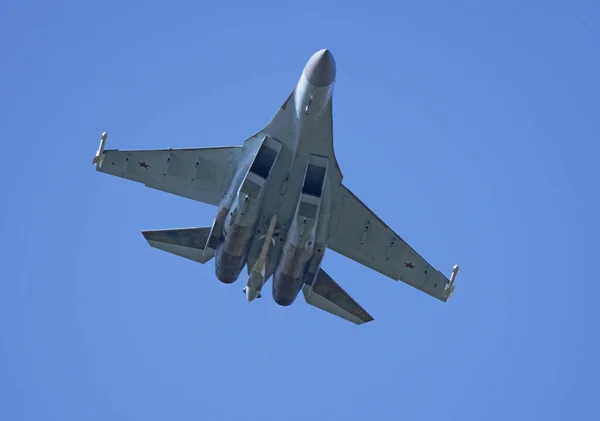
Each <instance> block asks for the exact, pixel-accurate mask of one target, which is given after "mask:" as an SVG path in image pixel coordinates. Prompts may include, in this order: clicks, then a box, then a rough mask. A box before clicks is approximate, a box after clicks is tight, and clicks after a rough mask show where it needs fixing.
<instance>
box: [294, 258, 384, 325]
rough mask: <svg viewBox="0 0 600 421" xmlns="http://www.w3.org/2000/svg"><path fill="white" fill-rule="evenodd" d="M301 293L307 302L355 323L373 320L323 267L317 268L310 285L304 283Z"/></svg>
mask: <svg viewBox="0 0 600 421" xmlns="http://www.w3.org/2000/svg"><path fill="white" fill-rule="evenodd" d="M302 293H303V294H304V299H305V300H306V302H307V303H308V304H310V305H313V306H315V307H317V308H320V309H321V310H325V311H327V312H329V313H331V314H334V315H336V316H338V317H341V318H342V319H346V320H348V321H350V322H352V323H356V324H357V325H360V324H363V323H368V322H370V321H371V320H373V317H371V315H370V314H369V313H367V312H366V311H365V310H364V309H363V308H362V307H361V306H360V305H359V304H358V303H357V302H356V301H354V300H353V299H352V297H350V295H348V293H347V292H346V291H344V290H343V289H342V287H340V286H339V285H338V284H336V283H335V281H334V280H333V279H331V277H330V276H329V275H328V274H327V273H326V272H325V271H324V270H323V269H319V274H318V275H317V279H316V281H314V282H313V284H312V286H311V285H308V284H307V285H304V287H303V288H302Z"/></svg>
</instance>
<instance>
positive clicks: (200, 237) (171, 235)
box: [142, 227, 214, 263]
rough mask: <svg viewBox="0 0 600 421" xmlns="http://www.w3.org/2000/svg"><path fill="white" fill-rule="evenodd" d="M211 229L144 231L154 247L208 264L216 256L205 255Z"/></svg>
mask: <svg viewBox="0 0 600 421" xmlns="http://www.w3.org/2000/svg"><path fill="white" fill-rule="evenodd" d="M210 230H211V227H201V228H181V229H168V230H153V231H142V234H143V235H144V237H145V238H146V240H147V241H148V244H150V245H151V246H152V247H154V248H156V249H159V250H163V251H166V252H168V253H173V254H175V255H177V256H181V257H185V258H186V259H190V260H193V261H195V262H198V263H206V262H208V261H209V260H210V259H212V258H213V256H214V250H213V251H212V252H211V253H207V254H206V255H205V254H204V248H205V247H206V243H207V242H208V236H209V234H210Z"/></svg>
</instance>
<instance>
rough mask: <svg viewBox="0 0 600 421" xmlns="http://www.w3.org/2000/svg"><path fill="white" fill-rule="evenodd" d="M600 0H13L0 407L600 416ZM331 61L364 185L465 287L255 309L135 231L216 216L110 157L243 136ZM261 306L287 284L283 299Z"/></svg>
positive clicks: (1, 67) (344, 265) (341, 273)
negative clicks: (437, 294)
mask: <svg viewBox="0 0 600 421" xmlns="http://www.w3.org/2000/svg"><path fill="white" fill-rule="evenodd" d="M598 22H600V5H599V4H598V3H597V2H594V1H588V2H581V1H569V2H567V1H563V2H557V1H536V2H534V1H529V2H521V1H502V2H500V1H498V2H479V1H454V2H445V1H419V2H416V1H414V2H378V1H369V2H364V1H360V2H355V1H324V0H319V1H310V0H309V1H303V2H298V3H293V2H289V1H286V2H282V1H272V2H268V1H254V2H241V1H237V2H198V1H195V2H192V1H190V2H179V1H171V2H165V3H161V2H154V1H148V2H117V1H103V2H79V1H70V2H67V1H55V2H41V1H37V2H36V1H22V0H19V1H16V0H8V1H6V0H5V1H3V2H2V5H1V6H0V38H1V40H2V41H1V42H0V57H1V61H0V98H1V99H2V100H1V101H0V129H1V134H2V143H3V149H2V153H0V176H1V180H2V195H1V197H2V199H1V200H0V228H1V231H0V232H2V241H0V260H1V262H2V264H1V265H0V420H2V421H4V420H6V421H17V420H18V421H20V420H35V421H40V420H44V421H46V420H62V421H65V420H102V421H105V420H171V419H177V420H199V419H201V420H239V419H248V420H275V419H282V420H291V421H292V420H306V419H334V420H335V419H345V420H371V419H373V420H375V419H376V420H401V419H406V420H439V419H452V420H454V419H456V420H461V421H464V420H507V419H517V420H532V419H544V420H566V419H574V420H598V419H600V415H599V412H600V410H599V409H598V406H597V395H598V392H599V391H600V380H599V375H600V370H599V361H598V355H600V345H599V342H600V341H599V339H598V335H599V329H598V324H599V322H600V317H599V315H598V310H597V300H598V298H597V297H598V294H599V293H600V288H599V286H598V285H599V282H600V281H599V278H598V271H597V267H598V263H600V257H598V256H599V255H600V254H599V252H600V250H599V247H598V237H599V236H600V229H599V223H598V216H599V215H600V206H599V203H600V200H599V197H598V196H599V191H600V189H599V187H598V186H599V181H600V164H599V163H598V162H599V161H598V155H599V152H600V147H599V146H598V144H599V142H600V128H599V126H600V124H599V119H600V105H599V102H598V98H599V96H600V95H599V94H600V89H599V87H600V48H599V45H600V29H599V28H598ZM321 48H329V49H331V51H332V52H333V54H334V56H335V58H336V60H337V65H338V78H337V85H336V91H335V98H334V139H335V146H336V154H337V157H338V159H339V162H340V165H341V168H342V171H343V173H344V175H345V180H344V182H345V184H346V185H348V186H349V187H350V188H351V189H352V190H353V191H354V192H355V193H356V194H357V195H358V196H359V197H360V198H361V199H362V200H363V201H364V202H366V203H367V204H368V205H369V206H370V207H371V208H372V209H373V210H374V211H376V212H377V213H378V214H379V215H380V216H381V217H382V218H383V219H384V220H385V221H386V222H387V223H388V224H389V225H390V226H391V227H393V228H394V229H395V230H396V231H397V232H398V233H399V234H400V235H401V236H402V237H403V238H404V239H405V240H406V241H407V242H409V243H410V244H411V245H412V246H413V247H414V248H416V249H417V250H418V251H419V252H420V253H422V254H423V255H424V256H425V257H426V258H427V259H428V260H429V261H430V262H431V263H432V264H433V265H435V266H436V267H437V268H439V269H440V270H442V271H444V272H445V273H447V274H449V273H450V271H451V268H452V265H454V264H456V263H459V264H460V265H461V268H462V269H461V272H460V275H459V277H458V280H457V287H456V292H455V294H454V296H453V297H452V299H451V300H450V301H449V302H448V303H447V304H443V303H441V302H438V301H437V300H435V299H433V298H431V297H429V296H426V295H424V294H422V293H420V292H419V291H417V290H415V289H412V288H410V287H408V286H406V285H404V284H401V283H395V282H393V281H391V280H389V279H387V278H385V277H383V276H382V275H378V274H376V273H375V272H372V271H370V270H369V269H367V268H364V267H361V266H360V265H358V264H357V263H354V262H352V261H350V260H347V259H345V258H344V257H342V256H340V255H336V254H335V253H334V252H331V251H330V252H328V253H327V254H326V257H325V260H324V263H323V267H324V268H325V269H326V270H327V271H328V272H329V273H330V274H331V275H332V276H333V277H334V279H336V280H337V281H338V282H339V283H340V284H341V285H342V286H343V287H344V288H345V289H346V290H347V291H348V292H350V293H351V294H352V295H353V296H354V297H355V298H356V299H357V301H358V302H359V303H361V304H362V305H363V306H364V307H365V308H366V309H367V310H368V311H369V312H370V313H371V314H372V315H373V316H374V317H375V321H374V322H372V323H370V324H368V325H364V326H360V327H357V326H354V325H352V324H350V323H347V322H345V321H343V320H340V319H337V318H335V317H333V316H330V315H328V314H326V313H323V312H321V311H319V310H317V309H314V308H312V307H310V306H308V305H306V304H305V303H304V302H303V299H302V298H301V297H299V299H298V301H296V303H295V304H294V305H293V306H291V307H288V308H282V307H278V306H277V305H276V304H275V303H274V302H273V301H272V299H271V298H270V297H269V295H270V294H265V295H266V298H267V299H263V300H260V301H257V302H253V303H251V304H248V303H247V302H246V300H245V298H244V296H243V294H242V292H241V289H242V287H243V284H244V280H243V279H241V280H239V281H238V282H237V283H236V284H234V285H223V284H221V283H219V282H218V281H217V280H216V278H215V276H214V266H213V263H212V262H211V263H209V264H207V265H206V266H202V265H198V264H194V263H193V262H189V261H186V260H184V259H179V258H177V257H175V256H171V255H168V254H166V253H162V252H160V251H157V250H154V249H152V248H150V247H149V246H148V245H147V243H146V242H145V240H144V238H143V237H142V235H141V234H140V233H139V231H140V230H142V229H158V228H174V227H185V226H203V225H210V224H211V222H212V220H213V217H214V212H215V209H214V208H212V207H210V206H208V205H202V204H198V203H194V202H192V201H189V200H185V199H182V198H179V197H175V196H171V195H168V194H166V193H161V192H158V191H153V190H150V189H147V188H144V187H143V186H141V185H137V184H135V183H132V182H129V181H126V180H122V179H118V178H114V177H110V176H106V175H104V174H99V173H96V172H95V171H94V167H93V166H92V162H91V161H92V158H93V156H94V153H95V152H96V149H97V147H98V142H99V137H100V133H101V132H102V131H105V130H106V131H108V132H109V141H108V147H109V148H119V149H130V148H135V149H138V148H142V149H146V148H147V149H154V148H164V147H194V146H195V147H201V146H213V145H229V144H240V143H241V142H243V140H244V139H246V138H247V137H248V136H249V135H251V134H253V133H254V132H255V131H257V130H258V129H260V128H261V127H262V126H263V125H264V124H266V123H267V122H268V121H269V119H270V118H271V117H272V115H273V114H274V113H275V111H276V110H277V108H278V107H279V105H280V104H281V103H282V102H283V100H284V99H285V98H286V97H287V95H288V94H289V92H290V91H291V89H292V88H293V87H294V85H295V84H296V82H297V80H298V78H299V77H300V74H301V71H302V68H303V66H304V65H305V63H306V61H307V60H308V58H309V57H310V56H311V54H312V53H314V52H315V51H317V50H318V49H321ZM267 291H270V283H269V286H268V288H267Z"/></svg>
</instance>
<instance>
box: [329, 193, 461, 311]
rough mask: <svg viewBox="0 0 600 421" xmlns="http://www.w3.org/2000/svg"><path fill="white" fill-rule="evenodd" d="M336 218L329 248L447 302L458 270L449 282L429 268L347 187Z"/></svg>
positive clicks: (456, 268)
mask: <svg viewBox="0 0 600 421" xmlns="http://www.w3.org/2000/svg"><path fill="white" fill-rule="evenodd" d="M335 206H336V207H337V209H334V214H338V215H339V220H338V223H337V225H335V226H333V227H332V232H331V235H330V239H329V245H328V247H329V248H330V249H332V250H334V251H336V252H338V253H340V254H342V255H344V256H346V257H348V258H350V259H352V260H354V261H356V262H358V263H360V264H362V265H365V266H367V267H369V268H371V269H373V270H375V271H377V272H379V273H381V274H383V275H386V276H388V277H390V278H392V279H394V280H400V281H403V282H405V283H407V284H409V285H411V286H413V287H415V288H417V289H420V290H421V291H423V292H425V293H427V294H429V295H431V296H433V297H435V298H437V299H439V300H442V301H446V300H447V299H448V298H449V297H450V295H451V294H452V291H453V290H454V279H455V277H456V274H457V272H458V266H455V267H454V270H453V272H452V276H451V277H450V279H448V278H447V277H446V276H445V275H444V274H442V273H441V272H440V271H438V270H437V269H435V268H434V267H433V266H431V265H430V264H429V263H428V262H427V261H426V260H425V259H423V258H422V257H421V256H420V255H419V254H418V253H417V252H416V251H415V250H414V249H413V248H412V247H410V246H409V245H408V244H407V243H406V242H405V241H404V240H403V239H402V238H401V237H400V236H399V235H398V234H396V233H395V232H394V231H392V229H391V228H390V227H388V226H387V225H386V224H385V222H383V221H382V220H381V219H380V218H379V217H378V216H377V215H376V214H375V213H374V212H373V211H371V210H370V209H369V208H368V207H367V206H366V205H365V204H364V203H363V202H361V201H360V199H358V198H357V197H356V196H355V195H354V194H353V193H352V192H351V191H350V190H349V189H348V188H347V187H345V186H344V185H341V186H340V193H339V196H338V198H337V200H336V205H335Z"/></svg>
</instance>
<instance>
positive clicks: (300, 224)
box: [215, 50, 341, 306]
mask: <svg viewBox="0 0 600 421" xmlns="http://www.w3.org/2000/svg"><path fill="white" fill-rule="evenodd" d="M334 83H335V61H334V59H333V56H332V55H331V53H330V52H329V51H327V50H322V51H319V52H317V53H316V54H315V55H313V57H311V59H310V60H309V62H308V63H307V65H306V67H305V69H304V71H303V73H302V76H301V77H300V80H299V82H298V84H297V85H296V88H295V89H294V90H293V92H292V94H291V95H290V96H289V97H288V99H287V100H286V101H285V103H284V104H283V105H282V107H281V109H280V110H279V112H278V113H277V114H276V115H275V117H274V118H273V119H272V120H271V122H270V123H269V124H268V125H267V126H266V127H265V128H264V129H263V130H261V131H260V132H259V133H257V134H256V135H255V136H253V137H252V138H250V139H248V140H247V141H246V142H245V144H244V148H247V149H248V151H247V153H246V155H247V156H248V157H249V159H247V160H245V161H241V162H240V165H239V166H238V169H237V175H236V177H235V182H234V183H232V184H231V186H230V187H229V191H228V193H227V194H226V195H225V197H224V199H223V201H222V202H221V204H220V209H222V212H220V213H219V214H220V215H222V219H223V217H224V220H222V221H217V220H215V226H216V227H218V228H220V229H221V232H220V236H219V240H218V244H217V247H216V253H215V272H216V276H217V278H218V279H219V280H220V281H221V282H224V283H233V282H235V281H236V280H237V279H238V277H239V275H240V274H241V272H242V270H243V268H244V266H247V271H248V284H247V285H246V287H245V288H244V292H245V293H246V296H247V297H248V299H249V300H252V299H254V298H255V297H257V296H258V295H259V294H260V292H261V290H262V287H263V285H264V284H265V282H266V281H267V280H268V279H269V278H270V277H271V276H272V277H273V285H272V294H273V299H274V300H275V302H277V303H278V304H280V305H284V306H285V305H290V304H291V303H293V302H294V300H295V299H296V297H297V296H298V294H299V292H300V290H301V289H302V286H303V285H304V284H305V283H306V282H307V281H312V278H314V276H315V274H316V273H317V271H318V268H319V266H320V262H321V259H322V257H323V252H324V250H325V247H326V242H327V231H328V229H327V227H328V222H329V214H330V210H331V209H330V208H331V193H332V191H331V190H332V188H331V180H332V179H333V180H336V181H338V180H341V174H340V173H339V170H337V165H336V162H335V157H334V155H333V138H332V130H331V127H332V125H331V112H330V110H331V98H332V93H333V85H334ZM273 217H274V218H275V223H274V228H273V230H272V231H273V232H272V233H268V225H269V223H270V222H271V221H272V218H273ZM315 250H318V251H317V252H315ZM311 277H312V278H311ZM309 278H311V279H309Z"/></svg>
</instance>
